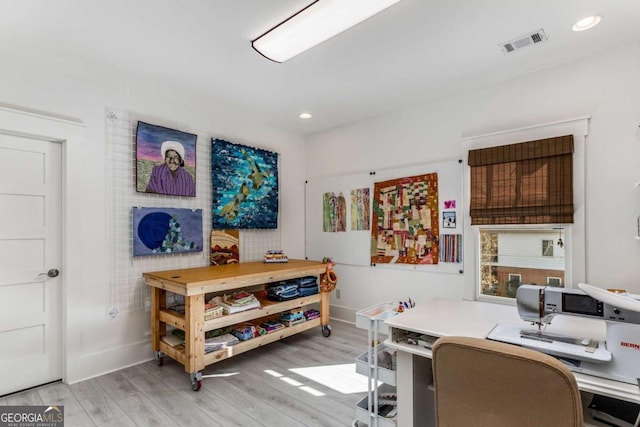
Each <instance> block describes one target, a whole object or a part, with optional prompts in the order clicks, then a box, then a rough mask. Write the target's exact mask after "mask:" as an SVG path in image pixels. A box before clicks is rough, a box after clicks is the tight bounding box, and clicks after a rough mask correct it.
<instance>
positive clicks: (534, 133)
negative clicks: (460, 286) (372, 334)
mask: <svg viewBox="0 0 640 427" xmlns="http://www.w3.org/2000/svg"><path fill="white" fill-rule="evenodd" d="M493 129H495V128H493ZM588 134H589V118H588V117H579V118H573V119H567V120H558V121H554V122H550V123H539V124H534V125H531V126H527V127H519V128H512V129H508V128H504V129H502V130H498V131H491V132H489V133H482V132H478V133H476V134H471V135H466V136H465V137H464V138H462V139H461V141H460V143H461V148H462V153H463V164H466V165H468V166H466V167H465V169H464V182H463V186H464V204H465V206H468V207H469V208H468V210H467V212H466V214H467V216H465V218H464V219H465V221H464V222H463V229H464V233H465V246H467V245H468V244H469V243H473V244H472V247H471V248H469V250H470V251H472V252H473V253H474V255H475V256H474V257H473V258H474V259H473V260H472V263H471V265H467V270H468V269H469V267H470V266H475V271H474V274H465V275H464V278H463V280H464V297H465V298H467V299H478V300H484V301H490V302H498V303H507V304H514V301H513V299H512V298H508V295H507V292H506V290H505V286H506V283H507V282H508V281H509V276H508V274H509V273H511V274H521V275H522V278H521V283H523V284H533V283H535V284H539V285H544V284H546V283H547V277H556V278H560V279H561V282H560V285H561V286H565V287H572V286H574V285H575V284H577V283H580V282H584V281H585V271H586V265H585V255H586V254H585V209H584V201H585V192H584V180H585V165H584V159H585V147H586V137H587V136H588ZM558 135H565V136H558ZM571 140H573V142H570V141H571ZM521 141H528V142H521ZM571 145H573V148H572V149H571ZM525 146H526V147H525ZM532 147H534V148H532ZM535 147H538V148H539V150H538V148H535ZM563 151H566V153H565V154H560V153H561V152H563ZM540 156H542V157H540ZM560 159H563V160H560ZM569 160H570V162H571V163H570V164H571V166H570V167H569V163H568V161H569ZM559 165H564V166H561V167H560V168H559V169H558V168H557V166H559ZM553 170H555V172H554V171H553ZM569 171H571V172H569ZM507 172H509V173H507ZM565 177H566V178H569V177H571V178H570V179H571V182H572V186H571V187H572V189H571V190H570V191H566V192H565V191H564V190H565V189H566V190H569V186H568V185H565V184H560V183H559V182H558V180H559V179H561V180H563V181H564V179H565ZM553 201H556V202H559V204H557V205H553ZM574 207H575V209H574ZM570 212H571V214H569V213H570ZM567 221H568V222H567ZM554 228H555V230H554ZM558 230H560V231H558ZM534 231H535V233H538V234H537V235H535V236H531V235H530V233H532V232H534ZM486 233H488V234H486ZM518 233H523V234H518ZM487 235H492V236H495V237H491V238H492V239H495V245H494V247H495V248H497V249H496V250H495V251H494V252H493V253H491V251H493V249H491V251H489V250H487V247H486V244H485V245H483V241H484V240H485V239H486V238H487V237H486V236H487ZM532 238H533V240H532ZM560 238H561V239H562V241H563V243H564V244H563V245H558V243H557V241H558V240H559V239H560ZM543 240H552V241H554V242H555V244H554V245H553V249H552V250H553V256H544V255H543V252H542V241H543ZM512 244H516V246H513V245H512ZM517 244H519V246H518V245H517ZM550 246H551V245H550V244H549V245H547V247H549V249H548V250H549V251H550V250H551V249H550ZM525 247H526V248H527V249H526V251H525V250H524V248H525ZM515 248H520V249H519V250H523V251H525V252H526V255H524V256H517V257H516V256H514V255H512V254H511V252H512V249H515ZM516 252H517V251H516ZM469 259H470V258H467V260H469ZM516 261H517V262H516ZM506 270H508V271H506ZM532 270H533V271H532ZM535 270H537V271H535ZM545 270H546V271H545ZM505 271H506V273H505ZM532 273H535V275H534V276H532V275H531V274H532Z"/></svg>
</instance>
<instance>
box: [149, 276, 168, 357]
mask: <svg viewBox="0 0 640 427" xmlns="http://www.w3.org/2000/svg"><path fill="white" fill-rule="evenodd" d="M166 296H167V291H165V290H164V289H159V288H154V287H152V288H151V348H152V349H153V351H158V350H160V338H161V337H162V336H163V335H165V334H166V333H167V325H166V324H165V323H164V322H161V321H160V310H162V309H164V308H166V305H167V298H166Z"/></svg>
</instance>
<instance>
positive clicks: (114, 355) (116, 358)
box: [64, 305, 356, 384]
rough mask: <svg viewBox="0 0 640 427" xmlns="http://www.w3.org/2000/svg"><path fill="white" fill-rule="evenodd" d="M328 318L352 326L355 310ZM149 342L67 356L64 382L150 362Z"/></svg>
mask: <svg viewBox="0 0 640 427" xmlns="http://www.w3.org/2000/svg"><path fill="white" fill-rule="evenodd" d="M329 313H330V315H329V318H330V319H331V320H333V321H339V322H345V323H350V324H354V323H355V319H356V310H355V309H353V308H349V307H343V306H336V305H332V306H331V308H330V311H329ZM153 357H154V354H153V351H152V350H151V342H150V341H149V340H142V341H138V342H135V343H131V344H128V345H125V346H122V347H118V348H113V349H107V350H104V351H100V352H94V353H88V354H81V355H76V356H74V355H69V357H68V359H67V370H66V373H65V376H64V382H66V383H68V384H74V383H77V382H80V381H85V380H89V379H91V378H95V377H99V376H101V375H105V374H110V373H111V372H115V371H119V370H121V369H125V368H128V367H130V366H134V365H138V364H140V363H144V362H147V361H149V360H152V359H153Z"/></svg>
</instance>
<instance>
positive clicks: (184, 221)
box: [133, 207, 203, 256]
mask: <svg viewBox="0 0 640 427" xmlns="http://www.w3.org/2000/svg"><path fill="white" fill-rule="evenodd" d="M202 241H203V238H202V209H195V210H191V209H178V208H135V207H134V208H133V256H140V255H161V254H174V253H180V252H201V251H202Z"/></svg>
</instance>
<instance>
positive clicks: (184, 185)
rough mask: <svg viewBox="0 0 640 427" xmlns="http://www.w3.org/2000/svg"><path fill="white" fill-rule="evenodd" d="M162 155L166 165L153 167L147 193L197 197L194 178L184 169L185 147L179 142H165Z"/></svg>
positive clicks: (161, 150)
mask: <svg viewBox="0 0 640 427" xmlns="http://www.w3.org/2000/svg"><path fill="white" fill-rule="evenodd" d="M160 153H161V155H162V158H163V159H164V163H162V164H161V165H158V166H154V167H153V170H152V171H151V177H150V178H149V184H147V193H160V194H175V195H179V196H195V195H196V185H195V182H194V181H193V177H192V176H191V174H190V173H189V172H187V171H186V170H185V169H184V146H183V145H182V144H181V143H179V142H177V141H164V142H163V143H162V146H161V147H160Z"/></svg>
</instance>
